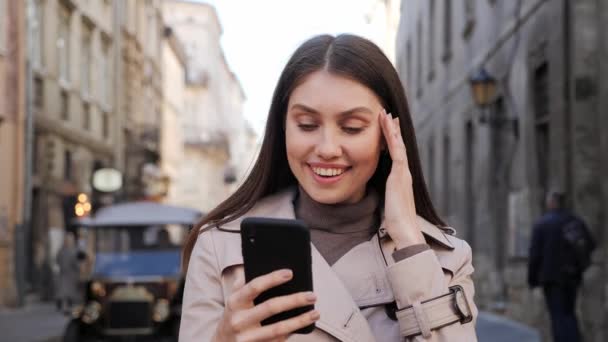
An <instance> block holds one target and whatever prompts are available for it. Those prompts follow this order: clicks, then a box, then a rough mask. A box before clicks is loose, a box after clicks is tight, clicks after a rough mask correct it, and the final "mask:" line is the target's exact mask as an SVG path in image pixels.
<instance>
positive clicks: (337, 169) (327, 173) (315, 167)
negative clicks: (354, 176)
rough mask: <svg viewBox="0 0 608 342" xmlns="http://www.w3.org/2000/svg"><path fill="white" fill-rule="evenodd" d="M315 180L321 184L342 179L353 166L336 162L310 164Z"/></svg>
mask: <svg viewBox="0 0 608 342" xmlns="http://www.w3.org/2000/svg"><path fill="white" fill-rule="evenodd" d="M308 166H309V170H310V171H311V174H312V176H313V178H314V180H315V181H316V182H317V183H319V184H321V185H329V184H334V183H337V182H338V181H340V180H341V179H342V178H343V177H344V175H345V174H346V173H347V172H348V171H349V170H350V168H351V167H349V166H344V165H335V164H312V163H311V164H308Z"/></svg>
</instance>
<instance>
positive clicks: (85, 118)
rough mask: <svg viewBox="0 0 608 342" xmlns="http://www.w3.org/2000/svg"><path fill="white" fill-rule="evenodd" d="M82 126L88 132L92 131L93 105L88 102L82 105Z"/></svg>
mask: <svg viewBox="0 0 608 342" xmlns="http://www.w3.org/2000/svg"><path fill="white" fill-rule="evenodd" d="M82 126H83V127H84V129H86V130H90V129H91V105H89V103H88V102H83V103H82Z"/></svg>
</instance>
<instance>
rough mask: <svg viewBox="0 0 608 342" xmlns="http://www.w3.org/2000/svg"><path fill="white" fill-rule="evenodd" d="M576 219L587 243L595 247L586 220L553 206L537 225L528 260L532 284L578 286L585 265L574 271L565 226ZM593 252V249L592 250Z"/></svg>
mask: <svg viewBox="0 0 608 342" xmlns="http://www.w3.org/2000/svg"><path fill="white" fill-rule="evenodd" d="M574 220H577V222H579V223H580V224H581V227H582V228H583V229H584V231H585V234H586V237H587V241H588V244H589V246H590V248H591V249H592V248H593V241H592V239H591V235H590V234H589V230H588V229H587V227H586V225H585V223H584V222H583V221H582V220H581V219H580V218H578V217H576V216H575V215H573V214H571V213H569V212H568V211H566V210H563V209H555V210H550V211H548V212H547V213H546V214H544V215H543V216H542V217H541V218H540V219H539V220H538V221H537V222H536V224H535V225H534V228H533V231H532V242H531V245H530V254H529V260H528V263H529V264H528V284H529V285H530V287H536V286H545V285H552V284H555V285H574V286H577V285H578V284H579V283H580V281H581V278H582V269H580V270H578V271H575V272H572V271H571V268H572V267H569V266H568V265H572V263H573V260H572V259H573V258H575V257H574V256H573V255H572V253H571V249H569V248H568V246H567V245H566V241H565V239H564V236H563V227H564V226H565V225H566V224H568V223H570V222H572V221H574ZM589 252H590V251H589Z"/></svg>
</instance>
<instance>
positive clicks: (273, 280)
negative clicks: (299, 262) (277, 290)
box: [228, 269, 293, 309]
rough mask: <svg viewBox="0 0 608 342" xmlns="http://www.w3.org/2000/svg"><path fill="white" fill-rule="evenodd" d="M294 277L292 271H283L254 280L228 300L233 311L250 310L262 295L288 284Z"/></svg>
mask: <svg viewBox="0 0 608 342" xmlns="http://www.w3.org/2000/svg"><path fill="white" fill-rule="evenodd" d="M292 277H293V273H292V272H291V270H287V269H283V270H278V271H274V272H271V273H268V274H265V275H263V276H259V277H257V278H254V279H253V280H251V281H250V282H248V283H247V284H245V286H243V287H242V288H241V289H240V290H238V291H236V292H234V293H233V294H232V296H230V299H229V300H228V305H229V307H230V308H231V309H237V308H249V307H251V303H252V302H253V300H254V299H255V298H256V297H257V296H259V295H260V293H262V292H264V291H266V290H268V289H271V288H273V287H275V286H278V285H281V284H283V283H286V282H288V281H289V280H291V278H292Z"/></svg>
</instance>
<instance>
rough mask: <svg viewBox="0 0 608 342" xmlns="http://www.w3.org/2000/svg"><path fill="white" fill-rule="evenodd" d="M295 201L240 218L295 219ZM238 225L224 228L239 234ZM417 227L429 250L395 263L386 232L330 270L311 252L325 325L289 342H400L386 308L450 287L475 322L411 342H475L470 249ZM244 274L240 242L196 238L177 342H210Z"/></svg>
mask: <svg viewBox="0 0 608 342" xmlns="http://www.w3.org/2000/svg"><path fill="white" fill-rule="evenodd" d="M293 197H294V192H293V191H291V190H290V191H284V192H281V193H279V194H276V195H273V196H270V197H268V198H265V199H263V200H262V201H260V203H258V204H257V205H256V206H255V207H254V208H253V209H252V210H251V211H250V212H249V213H247V214H246V215H244V216H243V218H244V217H247V216H264V217H276V218H294V208H293V203H292V200H293ZM241 220H242V218H241V219H238V220H236V221H233V222H230V223H228V224H226V225H224V226H222V228H224V229H230V230H238V229H239V227H240V221H241ZM419 220H420V221H419V222H420V228H421V230H422V232H423V233H424V235H425V238H426V240H427V243H428V244H429V245H430V246H431V250H427V251H424V252H421V253H419V254H416V255H414V256H411V257H409V258H406V259H404V260H401V261H400V262H398V263H395V262H394V261H393V259H392V256H391V254H392V252H393V251H394V250H395V245H394V242H393V241H392V240H391V239H390V237H389V236H388V234H387V233H386V232H385V230H384V229H382V228H380V230H379V234H376V235H374V237H373V238H372V239H371V240H370V241H368V242H364V243H361V244H359V245H357V246H355V247H354V248H353V249H352V250H350V251H349V252H347V253H346V254H345V255H344V256H343V257H342V258H341V259H340V260H338V261H337V262H336V263H335V264H334V265H333V266H330V265H329V264H328V263H327V262H326V261H325V259H324V258H323V257H322V256H321V254H320V253H319V252H318V251H317V250H316V249H315V248H314V246H312V265H313V266H312V268H313V287H314V292H315V293H316V295H317V302H316V304H315V307H316V309H317V310H318V311H319V312H320V319H319V320H318V321H317V323H316V329H315V330H314V331H313V332H312V333H311V334H307V335H292V336H291V337H290V338H289V341H294V342H295V341H320V342H321V341H346V342H368V341H379V342H380V341H402V340H404V339H403V338H402V337H401V335H400V332H399V323H398V322H396V321H393V320H391V319H390V318H388V316H387V314H386V311H385V306H384V304H385V303H390V302H393V301H396V302H397V305H398V308H399V309H401V308H404V307H408V306H410V305H413V304H414V305H415V304H418V303H419V302H422V301H424V300H427V299H431V298H435V297H438V296H441V295H444V294H446V293H448V292H449V289H448V287H451V286H453V285H460V286H462V288H463V289H464V292H465V294H466V297H467V298H468V300H469V306H470V308H471V312H472V314H473V320H472V322H470V323H465V324H461V323H460V322H457V323H454V324H451V325H447V326H445V327H442V328H439V329H437V330H433V331H432V332H431V334H430V336H428V334H427V338H424V337H422V336H421V335H418V336H414V337H410V338H408V339H406V340H407V341H435V342H439V341H461V342H471V341H476V340H477V337H476V334H475V321H476V318H477V309H476V307H475V305H474V304H473V301H472V298H473V295H474V287H473V281H472V279H471V274H472V273H473V266H472V265H471V249H470V247H469V246H468V244H467V243H466V242H464V241H463V240H460V239H457V238H455V237H453V236H451V235H448V234H447V233H448V232H446V231H444V230H442V229H439V228H437V227H436V226H433V225H432V224H430V223H429V222H427V221H426V220H424V219H422V218H419ZM381 227H382V226H381ZM449 233H452V231H449ZM387 264H388V265H387ZM241 272H243V258H242V255H241V241H240V235H239V234H236V233H231V232H225V231H221V230H218V229H216V228H213V229H210V230H208V231H206V232H204V233H203V234H201V235H199V237H198V240H197V242H196V245H195V247H194V250H193V252H192V257H191V259H190V264H189V268H188V273H187V275H186V287H185V290H184V299H183V306H182V320H181V327H180V333H179V340H180V341H182V342H194V341H211V339H212V337H213V335H214V332H215V329H216V327H217V324H218V322H219V320H220V318H221V317H222V314H223V310H224V305H225V304H226V301H227V299H228V297H229V296H230V294H231V293H232V291H233V284H234V283H235V281H236V275H237V274H238V273H241ZM421 316H424V315H421ZM410 323H411V322H410ZM418 323H420V324H424V323H425V322H418Z"/></svg>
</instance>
